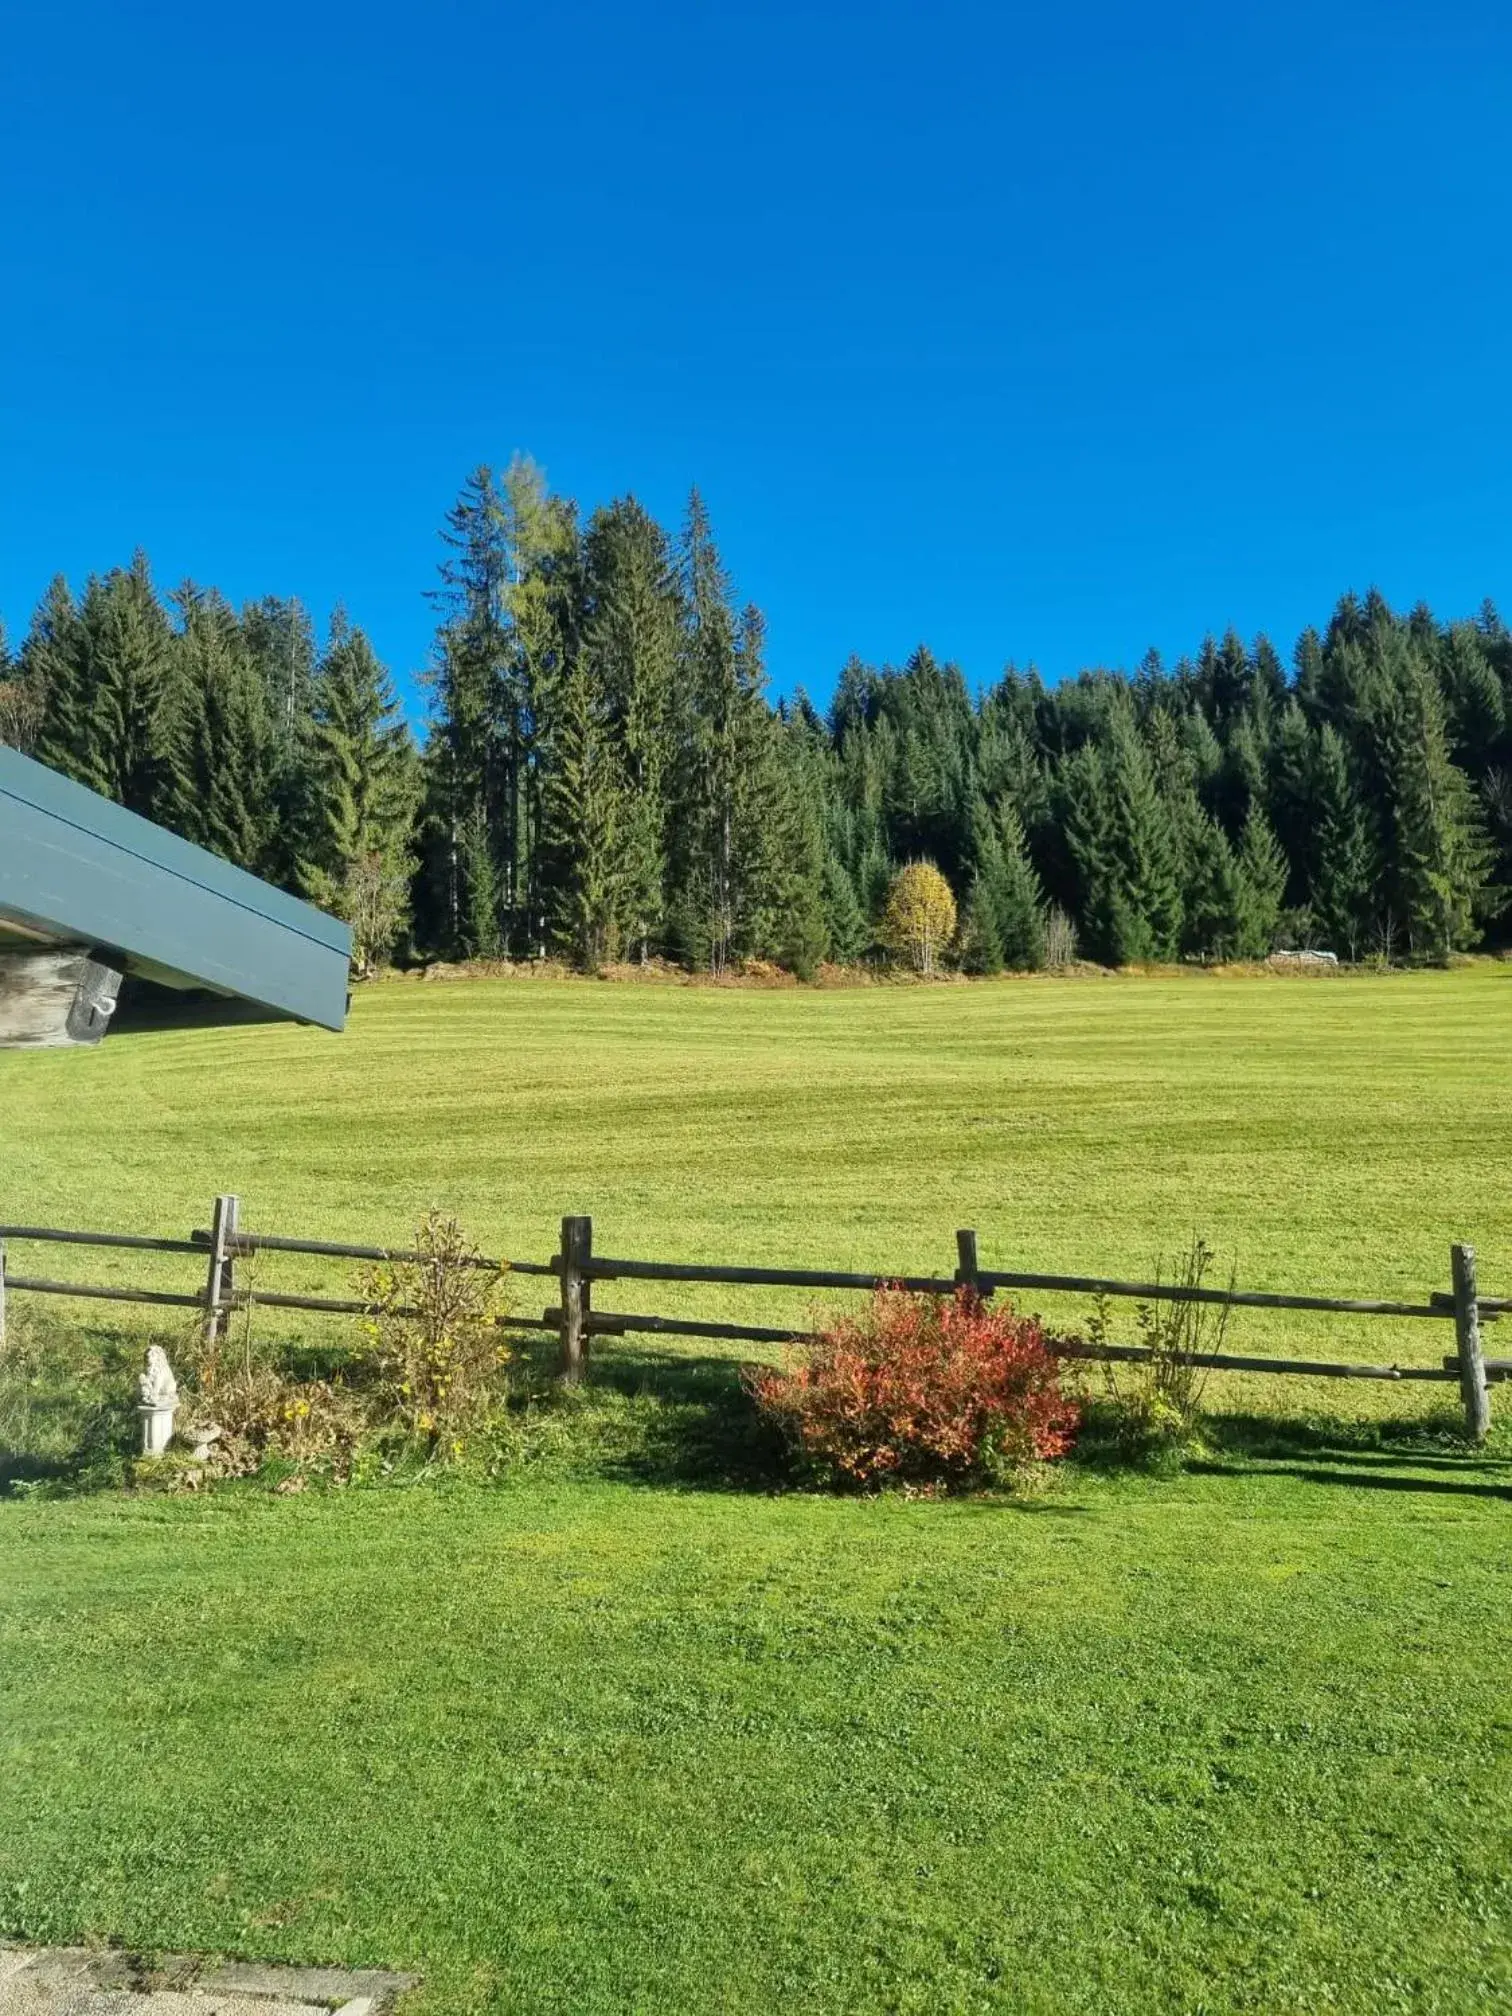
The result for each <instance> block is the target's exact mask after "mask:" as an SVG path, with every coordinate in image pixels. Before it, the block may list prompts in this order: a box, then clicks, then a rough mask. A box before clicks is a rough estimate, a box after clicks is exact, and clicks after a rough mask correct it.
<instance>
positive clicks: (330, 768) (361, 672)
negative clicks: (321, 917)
mask: <svg viewBox="0 0 1512 2016" xmlns="http://www.w3.org/2000/svg"><path fill="white" fill-rule="evenodd" d="M308 704H309V705H310V707H311V720H310V726H309V732H308V745H309V747H308V756H307V758H306V770H307V775H308V778H309V790H308V818H307V823H306V826H305V830H304V833H303V835H302V836H301V838H302V847H301V853H300V858H299V860H298V862H297V867H296V873H297V879H298V884H299V887H300V888H301V890H302V892H303V893H304V894H306V895H308V896H309V897H310V898H311V899H312V900H313V901H314V902H317V903H319V904H321V905H323V906H324V907H325V908H326V909H329V910H332V911H334V912H335V913H336V915H337V916H340V917H343V918H345V919H346V921H347V922H348V923H349V924H350V925H351V926H352V928H353V946H352V957H353V962H354V964H355V965H356V967H357V969H358V971H359V972H367V971H368V970H369V969H370V968H371V967H372V966H374V965H375V964H379V963H381V962H382V961H383V960H384V959H386V958H387V957H388V955H389V953H390V952H391V951H392V949H393V946H394V943H395V941H396V939H397V938H398V936H399V934H400V932H401V930H402V929H403V926H404V922H405V913H406V910H407V906H408V888H409V881H410V877H411V874H412V872H413V866H414V864H413V861H412V859H411V856H410V836H411V831H412V827H413V823H414V814H415V798H416V787H417V779H416V775H415V757H414V750H413V747H412V745H411V743H410V737H409V730H408V728H407V727H406V726H405V725H404V722H403V719H402V717H401V715H400V712H399V705H398V702H397V700H396V699H395V697H394V689H393V686H392V684H391V682H390V680H389V676H388V673H387V672H386V671H385V669H384V668H383V666H382V665H381V664H380V663H379V662H378V658H377V656H376V654H375V653H374V651H373V647H372V645H371V644H370V643H369V642H368V639H367V638H366V636H365V635H364V634H363V632H362V631H361V630H357V629H353V628H352V627H351V626H350V625H349V624H348V622H347V620H346V616H345V614H344V613H343V612H342V611H340V610H338V611H337V613H336V615H335V617H334V618H333V619H332V623H331V633H330V641H329V642H328V644H327V646H326V650H325V653H324V655H323V657H322V658H321V660H320V663H319V666H318V669H317V671H316V673H315V674H314V676H313V679H312V682H311V697H310V701H309V703H308ZM276 746H277V744H276V741H275V743H274V747H275V749H276Z"/></svg>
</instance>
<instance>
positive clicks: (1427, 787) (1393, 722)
mask: <svg viewBox="0 0 1512 2016" xmlns="http://www.w3.org/2000/svg"><path fill="white" fill-rule="evenodd" d="M1369 744H1370V748H1371V754H1372V758H1373V763H1374V767H1375V772H1376V776H1377V780H1378V790H1379V793H1380V798H1379V826H1380V831H1381V834H1382V841H1383V845H1382V854H1383V868H1384V872H1385V891H1384V894H1385V898H1386V902H1387V905H1388V906H1389V909H1388V913H1387V914H1388V916H1389V919H1390V921H1391V923H1392V925H1394V926H1396V927H1398V928H1400V930H1401V931H1402V933H1403V935H1404V937H1405V941H1406V946H1407V950H1408V952H1409V954H1411V955H1412V956H1413V957H1416V958H1427V959H1435V960H1443V959H1446V958H1447V957H1448V956H1449V954H1450V953H1451V952H1453V951H1457V950H1460V949H1462V948H1463V947H1465V946H1468V945H1471V944H1473V943H1474V942H1475V940H1476V937H1477V936H1478V932H1477V928H1476V921H1475V920H1476V912H1477V909H1478V908H1479V907H1480V904H1481V900H1482V897H1483V895H1484V893H1485V890H1486V884H1487V881H1488V869H1489V865H1490V861H1489V848H1488V847H1487V844H1486V840H1485V834H1484V829H1483V827H1482V825H1481V822H1480V818H1479V814H1478V810H1477V807H1476V804H1475V800H1474V795H1473V792H1472V790H1471V786H1470V782H1469V780H1468V778H1467V777H1466V776H1465V774H1464V772H1463V771H1462V770H1460V769H1458V768H1457V767H1456V765H1455V764H1454V763H1453V762H1452V761H1451V759H1450V756H1449V748H1448V737H1447V733H1446V729H1445V723H1444V707H1443V698H1442V695H1441V693H1440V690H1439V686H1438V682H1437V680H1436V678H1435V677H1434V675H1433V672H1432V670H1431V668H1430V667H1429V666H1428V665H1427V663H1426V662H1425V661H1424V658H1423V656H1422V654H1421V652H1420V651H1418V650H1414V649H1412V648H1411V647H1409V646H1408V644H1407V643H1406V641H1405V640H1404V639H1402V638H1400V637H1395V638H1392V639H1391V640H1390V642H1389V648H1385V649H1383V653H1382V657H1381V661H1380V675H1379V680H1378V690H1377V694H1376V697H1375V704H1374V706H1373V710H1372V714H1371V718H1370V722H1369Z"/></svg>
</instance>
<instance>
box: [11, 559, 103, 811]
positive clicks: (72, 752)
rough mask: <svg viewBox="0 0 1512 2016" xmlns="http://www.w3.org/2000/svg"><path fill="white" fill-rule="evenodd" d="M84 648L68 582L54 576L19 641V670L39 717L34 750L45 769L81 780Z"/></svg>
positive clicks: (83, 715) (81, 630) (85, 674)
mask: <svg viewBox="0 0 1512 2016" xmlns="http://www.w3.org/2000/svg"><path fill="white" fill-rule="evenodd" d="M88 651H89V645H88V640H87V638H86V637H85V634H84V626H83V624H82V623H81V622H80V620H79V612H78V609H77V607H76V606H75V603H74V598H73V596H72V594H71V593H70V592H69V587H68V583H67V582H66V581H65V580H64V579H63V576H62V575H61V574H58V575H55V576H54V577H53V580H52V581H51V583H50V584H49V586H48V589H47V593H46V594H45V595H44V596H43V598H42V601H41V603H40V605H39V607H38V609H37V613H36V614H35V616H33V618H32V621H31V628H30V629H29V630H28V631H27V633H26V638H25V640H24V642H23V643H22V646H21V655H20V659H19V675H20V679H21V683H22V684H23V685H24V686H25V687H26V688H27V689H28V691H29V692H30V693H31V694H32V696H33V706H34V708H35V710H36V713H37V716H38V720H37V727H36V734H35V739H34V742H33V745H32V753H33V754H34V755H35V756H36V757H37V759H38V761H39V762H42V763H46V764H47V765H48V766H49V768H51V769H53V770H58V771H61V773H62V774H63V775H64V776H65V777H74V778H80V779H81V781H82V777H81V772H82V767H83V765H82V754H81V752H82V748H83V742H84V735H85V723H86V720H87V706H88V702H87V694H86V681H87V677H88Z"/></svg>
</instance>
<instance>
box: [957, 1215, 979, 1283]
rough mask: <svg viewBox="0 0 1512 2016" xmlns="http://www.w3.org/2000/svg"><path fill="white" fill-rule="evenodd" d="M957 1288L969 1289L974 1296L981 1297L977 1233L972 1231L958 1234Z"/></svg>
mask: <svg viewBox="0 0 1512 2016" xmlns="http://www.w3.org/2000/svg"><path fill="white" fill-rule="evenodd" d="M955 1278H956V1286H957V1287H959V1288H969V1289H970V1290H971V1292H972V1294H973V1295H976V1296H980V1295H981V1292H982V1289H981V1284H980V1269H979V1268H978V1266H977V1243H976V1233H975V1232H972V1231H965V1232H957V1234H956V1272H955Z"/></svg>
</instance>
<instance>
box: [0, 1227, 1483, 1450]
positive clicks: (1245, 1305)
mask: <svg viewBox="0 0 1512 2016" xmlns="http://www.w3.org/2000/svg"><path fill="white" fill-rule="evenodd" d="M239 1209H240V1201H239V1199H238V1198H236V1197H234V1196H230V1195H226V1196H221V1197H218V1198H217V1199H216V1200H215V1209H214V1212H213V1214H212V1222H211V1224H210V1225H209V1227H207V1228H204V1229H196V1230H194V1231H191V1233H190V1234H189V1236H188V1238H187V1239H174V1238H153V1237H148V1236H143V1235H139V1234H136V1233H124V1232H92V1231H69V1230H64V1229H60V1228H57V1227H54V1226H46V1225H0V1345H3V1343H4V1338H5V1299H6V1294H7V1291H14V1292H16V1293H21V1294H35V1295H64V1296H76V1297H80V1298H82V1299H84V1300H86V1301H107V1302H126V1303H145V1304H148V1305H151V1306H156V1307H164V1308H177V1309H194V1310H197V1311H199V1312H200V1318H201V1323H202V1326H203V1334H204V1337H205V1340H206V1342H207V1343H210V1342H214V1341H215V1339H216V1338H217V1337H218V1336H220V1334H221V1333H222V1330H223V1327H224V1325H225V1323H226V1321H227V1319H228V1318H229V1317H230V1316H231V1315H233V1314H234V1313H236V1312H237V1311H240V1310H248V1309H252V1308H256V1307H265V1308H269V1309H291V1310H302V1311H308V1312H310V1313H313V1314H317V1315H330V1316H372V1315H375V1314H378V1313H379V1305H377V1304H374V1303H372V1302H367V1301H363V1300H361V1299H353V1298H346V1297H335V1296H328V1295H299V1294H287V1293H284V1292H282V1291H274V1290H270V1289H263V1288H258V1287H249V1286H244V1285H242V1284H239V1283H238V1281H237V1278H236V1271H237V1264H238V1262H240V1261H246V1260H250V1259H252V1258H254V1257H255V1256H257V1255H258V1254H263V1253H267V1254H303V1255H308V1256H311V1257H313V1258H316V1259H326V1260H359V1261H368V1262H373V1263H380V1264H381V1263H383V1262H391V1263H393V1264H395V1265H406V1266H419V1265H425V1264H428V1263H431V1261H432V1256H430V1255H428V1254H425V1253H423V1252H418V1251H416V1250H414V1249H413V1248H407V1247H397V1246H364V1245H356V1244H346V1243H343V1242H341V1241H337V1240H330V1239H300V1238H295V1237H289V1236H285V1235H281V1234H274V1233H265V1232H258V1233H254V1232H244V1231H243V1230H242V1229H241V1227H240V1225H239V1223H238V1216H239ZM30 1241H38V1242H42V1243H49V1244H53V1245H73V1246H86V1247H107V1248H109V1247H114V1248H121V1249H124V1250H127V1251H135V1252H150V1253H169V1254H178V1255H186V1254H187V1255H192V1256H193V1257H195V1258H196V1259H198V1260H199V1261H201V1262H202V1263H203V1264H204V1265H205V1269H206V1272H205V1277H204V1283H203V1286H202V1287H200V1288H198V1289H197V1290H195V1291H193V1292H175V1291H171V1290H168V1289H158V1288H134V1287H129V1286H125V1285H101V1284H95V1283H87V1282H81V1281H60V1280H53V1279H50V1278H46V1277H42V1276H36V1275H23V1274H13V1273H10V1272H9V1271H8V1268H7V1265H6V1248H7V1245H8V1244H24V1243H27V1242H30ZM956 1258H957V1266H956V1269H955V1272H954V1273H953V1274H949V1275H939V1274H891V1273H854V1272H847V1271H841V1270H837V1269H832V1268H816V1267H742V1266H725V1265H712V1264H710V1265H704V1264H700V1263H695V1262H683V1261H671V1260H637V1259H625V1258H618V1257H615V1256H612V1255H607V1254H596V1253H595V1252H594V1250H593V1221H592V1219H591V1218H588V1217H568V1218H564V1219H563V1220H562V1227H561V1244H560V1247H559V1249H558V1251H557V1252H556V1253H555V1254H553V1255H552V1257H551V1258H550V1259H549V1260H506V1259H494V1258H490V1257H489V1256H487V1255H484V1254H477V1255H473V1256H471V1257H469V1258H468V1259H466V1260H465V1261H463V1262H462V1263H461V1264H464V1265H467V1266H473V1267H480V1268H487V1269H490V1270H492V1271H494V1272H496V1273H513V1274H522V1275H532V1276H547V1277H551V1278H554V1279H555V1280H556V1282H557V1284H558V1291H557V1292H558V1301H557V1304H556V1306H555V1307H553V1308H548V1309H543V1310H542V1312H541V1314H540V1315H539V1316H538V1317H536V1316H513V1315H510V1316H502V1317H499V1318H496V1319H495V1320H496V1321H497V1322H498V1324H499V1325H500V1326H501V1327H503V1328H506V1329H511V1330H530V1331H537V1332H546V1333H548V1334H555V1335H556V1336H557V1338H558V1339H559V1341H560V1349H561V1359H560V1374H561V1377H562V1379H563V1380H564V1381H565V1382H566V1383H568V1384H571V1383H574V1382H576V1381H577V1380H578V1379H580V1378H581V1376H582V1374H583V1371H584V1368H585V1365H586V1362H587V1357H588V1351H589V1345H590V1342H591V1340H592V1339H593V1338H595V1337H624V1336H630V1335H646V1336H663V1337H702V1338H709V1339H712V1340H716V1341H720V1342H736V1343H750V1344H783V1343H791V1342H793V1341H796V1340H801V1339H802V1337H804V1336H805V1335H811V1334H812V1333H811V1332H804V1331H803V1330H802V1329H800V1328H798V1327H797V1326H793V1325H788V1326H780V1325H766V1324H755V1323H722V1322H714V1321H710V1320H705V1319H703V1318H695V1317H678V1316H658V1315H645V1314H640V1313H637V1312H633V1311H628V1310H618V1309H615V1310H599V1309H595V1308H594V1307H593V1294H594V1290H595V1288H596V1286H598V1285H599V1284H600V1283H608V1282H616V1281H645V1282H681V1283H690V1284H697V1285H708V1286H715V1287H752V1288H797V1289H809V1290H813V1291H824V1292H828V1291H836V1290H838V1291H842V1292H852V1293H855V1292H861V1293H867V1292H872V1291H875V1290H877V1289H884V1288H886V1289H904V1290H909V1291H912V1292H915V1293H920V1294H928V1295H945V1294H952V1293H955V1292H957V1291H958V1290H961V1289H966V1290H969V1291H970V1292H972V1293H974V1294H976V1295H980V1296H982V1297H984V1298H985V1297H990V1296H992V1295H994V1294H997V1293H999V1292H1001V1291H1003V1290H1005V1289H1011V1290H1020V1291H1021V1290H1029V1291H1032V1292H1037V1293H1045V1294H1073V1295H1091V1296H1095V1297H1103V1296H1109V1297H1113V1296H1117V1297H1123V1298H1128V1299H1132V1300H1135V1301H1138V1302H1141V1303H1145V1304H1149V1303H1153V1302H1176V1303H1180V1302H1188V1303H1192V1302H1195V1303H1202V1304H1205V1305H1211V1306H1214V1307H1223V1308H1242V1309H1275V1310H1290V1311H1302V1312H1308V1313H1314V1314H1321V1315H1329V1316H1359V1317H1389V1318H1392V1319H1395V1320H1398V1321H1402V1320H1406V1321H1414V1322H1418V1321H1440V1322H1452V1323H1453V1324H1454V1326H1455V1343H1456V1350H1455V1352H1454V1354H1453V1355H1452V1356H1448V1355H1446V1356H1445V1357H1444V1358H1443V1359H1442V1361H1441V1363H1440V1364H1438V1365H1376V1364H1346V1363H1341V1362H1338V1361H1335V1360H1329V1359H1303V1358H1270V1357H1260V1356H1249V1355H1244V1354H1240V1353H1234V1352H1224V1351H1215V1352H1200V1353H1194V1354H1191V1358H1192V1362H1193V1363H1195V1364H1198V1365H1201V1366H1203V1367H1205V1368H1209V1369H1211V1370H1213V1371H1221V1372H1245V1373H1261V1374H1282V1375H1291V1376H1295V1377H1305V1378H1313V1379H1371V1380H1383V1381H1388V1382H1390V1381H1402V1380H1433V1381H1442V1382H1448V1381H1456V1382H1457V1383H1458V1385H1459V1387H1460V1394H1461V1399H1462V1402H1463V1405H1464V1411H1465V1423H1466V1429H1467V1432H1468V1433H1469V1435H1470V1437H1471V1439H1472V1440H1473V1441H1477V1442H1479V1441H1482V1440H1484V1437H1485V1434H1486V1431H1487V1427H1488V1425H1489V1421H1490V1403H1489V1397H1488V1391H1487V1388H1488V1385H1489V1384H1492V1383H1497V1382H1499V1381H1501V1380H1504V1379H1507V1378H1509V1377H1512V1358H1487V1357H1486V1356H1485V1355H1484V1354H1483V1352H1482V1350H1481V1342H1480V1326H1481V1324H1482V1323H1483V1322H1494V1321H1495V1320H1496V1319H1497V1317H1499V1316H1502V1315H1507V1314H1512V1298H1507V1297H1496V1296H1482V1295H1480V1294H1479V1292H1478V1290H1477V1286H1476V1278H1475V1254H1474V1251H1473V1249H1472V1248H1471V1247H1469V1246H1465V1245H1456V1246H1454V1247H1452V1248H1451V1250H1450V1268H1451V1275H1452V1278H1453V1283H1454V1285H1453V1289H1452V1291H1450V1292H1448V1293H1445V1292H1442V1291H1435V1292H1433V1293H1430V1294H1428V1295H1427V1296H1426V1297H1425V1298H1424V1299H1423V1300H1422V1301H1420V1302H1398V1301H1390V1300H1378V1299H1365V1298H1359V1297H1343V1296H1336V1295H1286V1294H1273V1293H1266V1292H1262V1291H1259V1290H1253V1289H1238V1288H1207V1287H1202V1286H1197V1285H1191V1284H1187V1283H1183V1282H1163V1281H1119V1280H1113V1279H1111V1278H1109V1277H1106V1276H1103V1275H1094V1274H1031V1273H1022V1272H1014V1271H1008V1270H1004V1269H1001V1268H990V1267H983V1266H981V1265H980V1264H979V1262H978V1258H977V1241H976V1234H975V1232H972V1231H969V1230H968V1231H961V1232H958V1233H957V1234H956ZM387 1313H388V1314H390V1315H397V1316H400V1317H407V1318H415V1317H418V1316H419V1315H420V1313H421V1312H420V1311H419V1310H418V1309H416V1308H401V1309H394V1308H389V1309H388V1310H387ZM1050 1345H1051V1348H1052V1349H1053V1350H1054V1351H1055V1352H1057V1353H1058V1354H1059V1355H1060V1356H1061V1357H1064V1358H1071V1359H1082V1360H1087V1359H1090V1360H1099V1361H1106V1362H1110V1363H1131V1364H1137V1363H1139V1362H1141V1361H1147V1360H1149V1359H1150V1358H1152V1357H1154V1356H1156V1355H1157V1354H1156V1353H1155V1352H1154V1351H1153V1350H1152V1349H1151V1347H1149V1346H1148V1345H1138V1344H1109V1343H1095V1344H1094V1343H1090V1342H1087V1341H1084V1340H1082V1339H1080V1338H1076V1337H1064V1338H1052V1339H1050Z"/></svg>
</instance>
